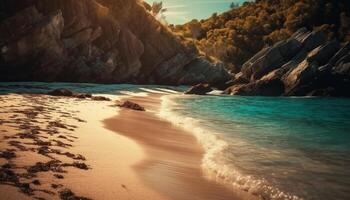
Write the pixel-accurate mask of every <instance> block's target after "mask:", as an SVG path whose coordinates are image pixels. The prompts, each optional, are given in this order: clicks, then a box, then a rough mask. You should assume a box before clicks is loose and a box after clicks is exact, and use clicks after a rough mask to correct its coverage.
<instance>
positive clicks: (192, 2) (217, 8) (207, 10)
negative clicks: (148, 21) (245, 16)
mask: <svg viewBox="0 0 350 200" xmlns="http://www.w3.org/2000/svg"><path fill="white" fill-rule="evenodd" d="M145 1H146V2H147V3H149V4H150V5H152V3H153V2H154V1H157V2H159V1H162V2H163V7H164V8H167V9H168V11H167V12H166V13H165V16H166V20H167V21H168V23H169V24H184V23H186V22H188V21H191V20H192V19H198V20H200V19H206V18H208V17H210V16H211V15H212V14H213V13H214V12H217V13H221V12H224V11H227V10H229V9H230V4H231V3H232V2H235V3H242V2H244V1H245V0H145Z"/></svg>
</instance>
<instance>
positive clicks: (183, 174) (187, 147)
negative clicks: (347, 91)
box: [104, 91, 258, 200]
mask: <svg viewBox="0 0 350 200" xmlns="http://www.w3.org/2000/svg"><path fill="white" fill-rule="evenodd" d="M148 92H150V93H148V96H147V97H145V96H129V97H125V98H123V100H129V101H132V102H135V103H138V104H140V105H141V106H144V107H145V108H146V112H139V111H133V110H128V109H121V110H120V111H119V115H117V116H115V117H113V118H110V119H106V120H104V124H105V127H106V128H107V129H109V130H111V131H113V132H115V133H117V134H121V135H123V136H126V137H127V138H130V139H131V140H133V141H135V142H136V143H137V144H138V145H140V147H141V148H142V150H143V151H144V152H145V159H144V160H143V161H142V162H140V163H138V164H136V165H135V166H134V167H133V169H134V170H135V172H136V173H137V174H138V176H139V177H140V179H142V181H143V182H144V183H145V184H146V185H148V186H149V187H151V188H154V189H155V190H156V191H159V192H161V193H162V194H164V195H166V196H168V197H169V198H171V199H188V200H190V199H204V200H205V199H208V200H209V199H221V200H226V199H230V200H235V199H237V200H238V199H258V198H257V197H256V196H253V195H250V194H248V193H247V192H244V191H241V190H239V189H237V190H234V189H233V188H231V187H228V186H226V185H223V184H221V183H218V182H215V181H212V180H209V179H207V178H206V177H205V175H204V173H203V170H202V168H201V162H202V158H203V155H204V150H203V148H202V146H201V145H200V144H199V143H198V141H197V139H196V138H195V136H194V135H193V134H192V133H189V132H187V131H185V130H184V129H181V128H179V127H177V126H175V125H173V124H172V123H171V122H170V121H166V120H164V119H162V118H160V117H159V116H158V115H157V113H159V111H160V109H161V103H162V97H163V96H164V95H169V94H162V93H156V92H155V93H152V91H148Z"/></svg>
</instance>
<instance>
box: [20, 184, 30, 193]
mask: <svg viewBox="0 0 350 200" xmlns="http://www.w3.org/2000/svg"><path fill="white" fill-rule="evenodd" d="M18 186H19V188H20V189H21V191H22V192H23V193H26V194H31V193H32V192H33V189H32V188H31V187H30V184H29V183H19V184H18Z"/></svg>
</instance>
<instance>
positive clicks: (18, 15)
mask: <svg viewBox="0 0 350 200" xmlns="http://www.w3.org/2000/svg"><path fill="white" fill-rule="evenodd" d="M145 7H148V6H147V4H146V3H144V2H142V1H137V0H113V1H112V0H2V1H1V2H0V14H1V16H5V17H1V18H0V81H70V82H99V83H147V84H172V85H176V84H195V83H200V82H208V83H213V84H216V83H222V82H225V81H227V80H229V78H230V76H229V74H228V73H227V72H226V70H224V67H223V66H222V65H220V64H212V63H210V62H208V61H206V60H205V59H204V58H202V57H198V56H197V52H196V50H195V48H191V47H189V46H186V45H185V44H183V42H182V41H181V40H180V39H178V38H177V37H176V36H174V35H173V34H172V33H171V32H170V31H169V30H168V29H167V28H166V27H164V26H163V25H162V24H160V23H159V22H158V21H157V20H156V19H155V18H154V17H153V16H152V15H151V14H150V13H149V11H147V9H146V8H145Z"/></svg>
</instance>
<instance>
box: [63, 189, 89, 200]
mask: <svg viewBox="0 0 350 200" xmlns="http://www.w3.org/2000/svg"><path fill="white" fill-rule="evenodd" d="M58 193H59V195H60V198H61V199H62V200H90V199H89V198H86V197H80V196H76V195H75V194H74V193H73V192H72V191H71V190H70V189H63V190H61V191H59V192H58Z"/></svg>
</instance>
